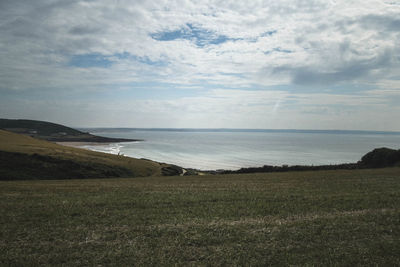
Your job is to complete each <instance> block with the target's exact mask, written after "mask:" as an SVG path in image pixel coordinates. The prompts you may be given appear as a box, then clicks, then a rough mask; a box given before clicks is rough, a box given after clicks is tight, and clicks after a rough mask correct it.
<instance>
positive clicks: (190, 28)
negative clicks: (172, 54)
mask: <svg viewBox="0 0 400 267" xmlns="http://www.w3.org/2000/svg"><path fill="white" fill-rule="evenodd" d="M150 36H151V38H153V39H154V40H157V41H164V42H165V41H173V40H179V39H183V40H190V41H192V42H194V43H195V44H196V45H197V46H199V47H204V46H206V45H218V44H222V43H225V42H228V41H237V40H240V39H239V38H229V37H228V36H226V35H220V34H217V33H216V32H213V31H210V30H207V29H204V28H201V27H197V26H194V25H193V24H190V23H187V24H186V25H185V26H184V27H182V28H180V29H178V30H173V31H163V32H157V33H153V34H150Z"/></svg>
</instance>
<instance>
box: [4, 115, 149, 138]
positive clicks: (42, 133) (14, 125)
mask: <svg viewBox="0 0 400 267" xmlns="http://www.w3.org/2000/svg"><path fill="white" fill-rule="evenodd" d="M0 129H3V130H6V131H10V132H14V133H19V134H24V135H29V136H31V137H34V138H38V139H42V140H46V141H51V142H90V143H119V142H134V141H143V140H139V139H126V138H110V137H103V136H96V135H93V134H90V133H85V132H81V131H79V130H76V129H73V128H70V127H66V126H64V125H60V124H56V123H51V122H46V121H36V120H13V119H0Z"/></svg>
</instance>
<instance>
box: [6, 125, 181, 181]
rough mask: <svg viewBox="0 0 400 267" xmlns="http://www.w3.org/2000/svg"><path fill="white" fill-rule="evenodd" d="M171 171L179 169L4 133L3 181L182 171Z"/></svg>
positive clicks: (125, 175) (158, 173)
mask: <svg viewBox="0 0 400 267" xmlns="http://www.w3.org/2000/svg"><path fill="white" fill-rule="evenodd" d="M171 169H172V170H175V169H176V167H175V166H171V165H168V164H160V163H157V162H153V161H150V160H142V159H134V158H129V157H124V156H117V155H111V154H106V153H100V152H95V151H89V150H85V149H79V148H73V147H66V146H62V145H58V144H55V143H51V142H47V141H43V140H38V139H34V138H32V137H29V136H25V135H20V134H15V133H11V132H7V131H3V130H0V180H20V179H72V178H103V177H138V176H151V175H162V174H164V175H168V174H170V175H171V174H172V175H177V174H179V173H180V171H181V169H176V171H175V172H171Z"/></svg>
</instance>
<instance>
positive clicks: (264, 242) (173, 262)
mask: <svg viewBox="0 0 400 267" xmlns="http://www.w3.org/2000/svg"><path fill="white" fill-rule="evenodd" d="M399 199H400V168H387V169H363V170H335V171H312V172H307V171H305V172H304V171H303V172H286V173H258V174H240V175H214V176H190V177H176V176H175V177H146V178H137V179H102V180H62V181H7V182H1V181H0V214H1V216H0V237H1V238H0V240H1V241H0V265H1V266H271V265H273V266H293V265H294V266H399V265H400V254H399V251H400V223H399V221H400V203H399Z"/></svg>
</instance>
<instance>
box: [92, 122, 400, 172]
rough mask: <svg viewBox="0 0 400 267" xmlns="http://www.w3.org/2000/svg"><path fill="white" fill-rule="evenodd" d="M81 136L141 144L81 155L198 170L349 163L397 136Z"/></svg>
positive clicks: (396, 142)
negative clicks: (117, 156)
mask: <svg viewBox="0 0 400 267" xmlns="http://www.w3.org/2000/svg"><path fill="white" fill-rule="evenodd" d="M86 130H87V131H90V132H91V133H94V134H96V135H101V136H107V137H123V138H133V139H143V140H145V141H142V142H128V143H117V144H107V145H95V146H85V148H87V149H91V150H96V151H102V152H107V153H113V154H118V153H120V154H123V155H126V156H130V157H135V158H146V159H151V160H155V161H158V162H166V163H171V164H176V165H179V166H182V167H186V168H196V169H201V170H216V169H231V170H234V169H239V168H242V167H259V166H263V165H279V166H280V165H283V164H287V165H297V164H301V165H321V164H338V163H350V162H357V161H358V160H360V158H361V157H362V156H363V155H364V154H365V153H367V152H369V151H371V150H372V149H374V148H378V147H389V148H395V149H399V147H400V134H384V133H354V132H353V133H341V132H296V131H293V132H291V131H282V132H276V131H272V132H271V131H265V132H262V131H239V132H238V131H212V130H211V131H198V130H197V131H196V130H179V131H175V130H157V131H156V130H145V129H86Z"/></svg>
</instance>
